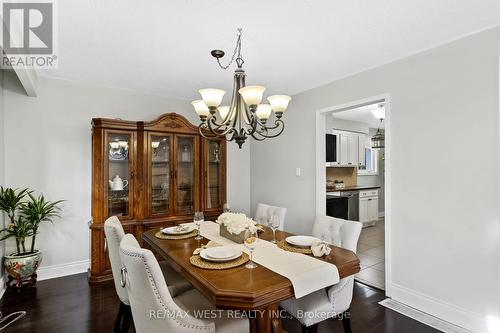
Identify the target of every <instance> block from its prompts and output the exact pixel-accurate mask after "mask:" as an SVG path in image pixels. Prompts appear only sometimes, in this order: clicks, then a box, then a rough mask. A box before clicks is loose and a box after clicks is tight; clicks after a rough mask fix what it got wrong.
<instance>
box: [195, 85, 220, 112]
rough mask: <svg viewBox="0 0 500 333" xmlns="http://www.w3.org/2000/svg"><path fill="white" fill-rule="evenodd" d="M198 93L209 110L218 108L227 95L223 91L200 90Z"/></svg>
mask: <svg viewBox="0 0 500 333" xmlns="http://www.w3.org/2000/svg"><path fill="white" fill-rule="evenodd" d="M198 92H199V93H200V95H201V98H202V99H203V102H205V104H206V105H207V106H208V107H209V108H216V107H218V106H219V105H220V103H221V102H222V97H224V94H225V93H226V92H225V91H224V90H222V89H200V90H198Z"/></svg>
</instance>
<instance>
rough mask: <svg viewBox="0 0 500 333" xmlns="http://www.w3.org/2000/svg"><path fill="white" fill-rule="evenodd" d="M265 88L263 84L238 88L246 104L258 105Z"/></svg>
mask: <svg viewBox="0 0 500 333" xmlns="http://www.w3.org/2000/svg"><path fill="white" fill-rule="evenodd" d="M265 90H266V88H265V87H263V86H246V87H243V88H241V89H240V90H238V92H239V93H240V95H241V97H243V100H244V101H245V103H246V105H248V106H250V105H259V103H260V102H261V101H262V95H264V91H265Z"/></svg>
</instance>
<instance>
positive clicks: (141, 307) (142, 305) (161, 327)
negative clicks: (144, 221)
mask: <svg viewBox="0 0 500 333" xmlns="http://www.w3.org/2000/svg"><path fill="white" fill-rule="evenodd" d="M120 258H121V260H122V263H123V266H124V268H123V272H122V273H121V276H122V280H123V282H124V284H125V289H126V290H127V293H128V296H129V300H130V307H131V308H132V317H133V318H134V326H135V329H136V331H137V332H138V333H160V332H162V333H163V332H181V333H187V332H190V333H192V332H215V324H214V323H213V322H206V321H203V320H201V319H197V318H195V317H192V316H190V315H189V314H188V313H186V312H185V311H184V310H183V309H181V308H180V307H179V306H178V305H177V304H175V302H174V300H173V299H172V297H171V295H170V293H169V290H168V287H167V284H166V282H165V279H164V277H163V274H162V271H161V268H160V265H159V264H158V261H157V260H156V258H155V256H154V255H153V253H152V252H151V251H150V250H147V249H142V248H141V247H140V246H139V243H138V242H137V240H136V239H135V237H134V236H132V235H130V234H127V235H125V236H124V237H123V239H122V241H121V244H120Z"/></svg>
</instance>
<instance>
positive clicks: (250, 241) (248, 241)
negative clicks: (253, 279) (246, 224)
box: [245, 231, 259, 269]
mask: <svg viewBox="0 0 500 333" xmlns="http://www.w3.org/2000/svg"><path fill="white" fill-rule="evenodd" d="M257 239H258V237H257V231H248V237H247V238H245V247H246V248H247V249H249V250H250V261H249V262H247V264H246V265H245V267H246V268H249V269H253V268H256V267H259V266H258V265H257V264H256V263H254V262H253V250H254V249H255V245H256V244H257Z"/></svg>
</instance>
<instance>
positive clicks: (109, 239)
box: [104, 216, 129, 305]
mask: <svg viewBox="0 0 500 333" xmlns="http://www.w3.org/2000/svg"><path fill="white" fill-rule="evenodd" d="M104 234H105V235H106V243H105V244H106V250H107V252H108V255H109V262H110V263H111V271H112V273H113V281H114V282H115V289H116V293H117V294H118V298H119V299H120V301H122V303H124V304H127V305H128V304H129V301H128V295H127V291H126V290H125V289H124V288H122V286H121V285H120V273H121V269H122V261H121V259H120V242H121V241H122V238H123V236H125V231H124V230H123V227H122V224H121V223H120V220H119V219H118V217H116V216H111V217H110V218H108V219H107V220H106V221H105V222H104Z"/></svg>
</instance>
